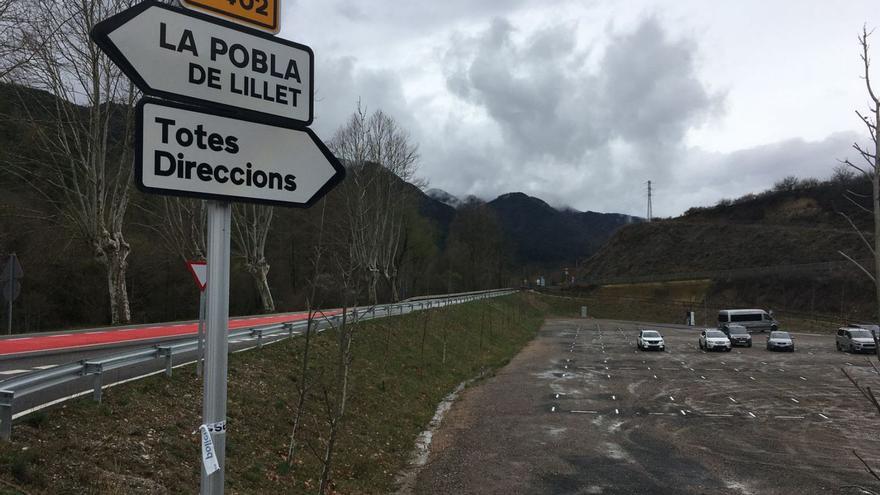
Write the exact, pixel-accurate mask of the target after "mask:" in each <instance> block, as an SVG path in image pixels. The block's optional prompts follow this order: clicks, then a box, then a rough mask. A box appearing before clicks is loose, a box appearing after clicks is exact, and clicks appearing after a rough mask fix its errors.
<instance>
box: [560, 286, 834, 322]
mask: <svg viewBox="0 0 880 495" xmlns="http://www.w3.org/2000/svg"><path fill="white" fill-rule="evenodd" d="M702 283H703V281H695V283H694V284H692V285H690V286H688V287H687V289H683V287H684V286H682V287H678V288H677V287H675V286H674V285H673V284H676V283H675V282H665V283H656V284H633V285H632V286H629V285H614V286H606V287H600V288H597V289H596V290H594V291H592V292H590V293H588V294H577V295H576V297H577V299H572V301H578V304H583V305H585V306H587V308H588V309H589V315H590V316H591V317H594V318H606V319H614V320H627V321H643V322H651V323H673V324H683V323H684V319H685V314H686V312H687V311H689V310H690V311H694V312H695V316H696V324H697V326H706V327H715V326H716V325H717V320H716V318H717V316H718V311H719V310H721V309H730V308H744V307H760V305H759V304H754V303H752V304H748V303H739V304H736V303H730V302H722V301H715V300H713V299H712V298H711V296H710V299H709V303H708V304H706V303H704V302H703V300H701V299H700V298H697V297H693V298H690V299H684V298H682V299H676V298H674V297H675V295H676V291H679V290H681V291H683V290H687V291H690V290H694V289H698V288H699V287H701V286H702ZM664 285H673V286H672V287H671V288H663V287H662V286H664ZM630 287H632V289H633V290H632V291H628V290H627V289H628V288H630ZM706 290H707V292H706V293H707V294H708V288H707V289H706ZM765 309H767V308H765ZM774 316H775V318H776V319H777V320H778V321H779V322H780V329H782V330H790V331H793V332H811V333H828V334H830V333H834V332H836V331H837V327H839V326H841V325H843V324H844V322H843V320H842V319H840V318H834V317H832V316H829V315H818V314H817V315H810V314H809V313H807V312H801V311H789V310H784V309H782V310H780V309H776V310H775V311H774Z"/></svg>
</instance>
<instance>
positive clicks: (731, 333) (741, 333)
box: [722, 325, 752, 347]
mask: <svg viewBox="0 0 880 495" xmlns="http://www.w3.org/2000/svg"><path fill="white" fill-rule="evenodd" d="M722 331H723V332H724V334H725V335H727V338H728V339H730V345H733V346H737V345H741V346H744V347H751V346H752V336H751V334H749V331H748V330H746V327H744V326H742V325H728V326H726V327H724V329H723V330H722Z"/></svg>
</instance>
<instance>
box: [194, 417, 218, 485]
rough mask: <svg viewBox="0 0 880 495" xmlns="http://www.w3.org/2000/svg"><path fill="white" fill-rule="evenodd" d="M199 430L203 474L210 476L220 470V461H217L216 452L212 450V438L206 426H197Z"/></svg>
mask: <svg viewBox="0 0 880 495" xmlns="http://www.w3.org/2000/svg"><path fill="white" fill-rule="evenodd" d="M199 432H200V433H201V435H202V465H203V466H204V467H205V474H207V475H209V476H210V475H211V474H213V473H214V472H215V471H219V470H220V463H219V462H217V452H216V451H215V450H214V440H213V439H212V438H211V432H210V431H208V426H207V425H202V426H199Z"/></svg>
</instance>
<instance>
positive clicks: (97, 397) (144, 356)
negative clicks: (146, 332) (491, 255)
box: [0, 289, 516, 440]
mask: <svg viewBox="0 0 880 495" xmlns="http://www.w3.org/2000/svg"><path fill="white" fill-rule="evenodd" d="M514 292H516V291H515V290H513V289H499V290H492V291H479V292H470V293H463V294H453V295H451V296H446V297H442V296H441V297H433V298H431V299H419V300H410V301H408V302H401V303H395V304H383V305H380V306H371V307H358V308H352V309H351V311H350V312H347V315H348V316H350V317H352V318H354V319H355V320H360V319H364V318H366V319H373V318H381V317H388V316H395V315H402V314H404V313H405V312H407V311H408V312H413V311H421V310H427V309H433V308H436V307H442V306H448V305H451V304H460V303H464V302H470V301H475V300H479V299H487V298H491V297H499V296H504V295H508V294H512V293H514ZM342 316H343V315H342V314H341V313H337V314H334V315H329V316H326V315H322V316H321V317H320V321H319V323H318V325H321V324H323V325H324V326H323V328H321V327H318V328H316V331H318V332H321V331H323V330H325V329H326V328H327V325H330V324H331V322H334V321H335V322H339V320H341V319H342ZM307 324H308V320H298V321H289V322H283V323H275V324H272V325H263V326H257V327H248V328H242V329H238V330H234V331H232V332H229V335H228V340H236V339H240V338H242V337H251V338H253V337H255V338H256V340H257V345H256V347H257V348H258V349H259V348H262V347H263V339H264V338H266V337H275V336H278V335H284V334H286V337H287V338H292V337H293V336H294V335H298V334H297V333H295V332H294V329H296V328H304V327H305V326H306V325H307ZM197 346H198V338H193V339H190V340H187V341H184V342H180V343H175V344H165V345H161V344H160V345H153V346H150V347H144V348H141V349H136V350H134V351H128V352H124V353H120V354H113V355H110V356H104V357H101V358H97V359H83V360H81V361H77V362H75V363H69V364H63V365H59V366H55V367H53V368H49V369H46V370H41V371H35V372H32V373H25V374H22V375H19V376H15V377H12V378H8V379H6V380H2V381H0V439H2V440H9V439H10V438H11V437H12V421H13V413H14V407H15V401H16V400H18V399H21V398H22V397H25V396H27V395H30V394H33V393H35V392H40V391H42V390H46V389H49V388H52V387H55V386H58V385H63V384H65V383H70V382H74V381H77V380H81V379H82V378H84V377H92V399H93V400H94V401H95V402H101V396H102V391H103V388H104V387H105V386H109V385H110V384H106V385H105V384H104V383H103V377H104V373H105V372H107V371H112V370H117V369H121V368H127V367H130V366H135V365H139V364H143V363H148V362H152V361H155V360H159V359H164V360H165V375H166V376H171V372H172V368H173V365H174V357H175V356H180V355H183V354H186V353H190V352H193V351H195V350H196V349H197ZM86 392H87V391H86Z"/></svg>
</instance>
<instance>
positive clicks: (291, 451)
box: [287, 199, 329, 467]
mask: <svg viewBox="0 0 880 495" xmlns="http://www.w3.org/2000/svg"><path fill="white" fill-rule="evenodd" d="M326 209H327V201H326V199H325V200H323V201H321V216H320V221H319V224H318V238H317V240H316V243H315V246H314V250H315V252H314V257H313V258H312V268H313V270H314V272H313V275H312V279H311V280H310V281H309V295H308V297H307V298H306V308H307V310H308V315H309V319H308V321H307V322H306V332H305V336H304V339H303V351H302V366H301V368H300V380H299V391H298V397H297V404H296V413H295V414H294V417H293V428H292V429H291V432H290V444H289V445H288V448H287V466H288V467H290V465H291V463H292V462H293V456H294V455H295V454H296V446H297V443H296V441H297V433H298V432H299V427H300V424H301V422H302V417H303V413H304V412H305V408H306V397H307V396H308V392H309V384H310V380H309V359H310V357H311V343H312V334H313V332H314V326H315V319H316V318H315V317H316V316H317V314H318V311H319V310H318V309H317V308H320V306H321V302H320V301H319V300H318V296H319V293H320V292H323V290H319V289H324V286H325V285H329V284H325V282H326V281H325V280H324V277H323V276H322V275H323V274H322V273H321V270H322V268H323V267H322V262H323V254H324V242H323V241H324V214H325V213H326Z"/></svg>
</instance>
